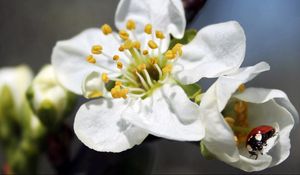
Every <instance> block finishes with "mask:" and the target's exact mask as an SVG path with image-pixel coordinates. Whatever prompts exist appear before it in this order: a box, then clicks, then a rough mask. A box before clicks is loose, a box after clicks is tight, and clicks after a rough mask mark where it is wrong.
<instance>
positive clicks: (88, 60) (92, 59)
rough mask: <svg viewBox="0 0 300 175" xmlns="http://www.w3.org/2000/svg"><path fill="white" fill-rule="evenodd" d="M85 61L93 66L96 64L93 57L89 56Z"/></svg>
mask: <svg viewBox="0 0 300 175" xmlns="http://www.w3.org/2000/svg"><path fill="white" fill-rule="evenodd" d="M86 61H87V62H89V63H91V64H95V63H96V59H95V58H94V57H93V55H89V56H87V57H86Z"/></svg>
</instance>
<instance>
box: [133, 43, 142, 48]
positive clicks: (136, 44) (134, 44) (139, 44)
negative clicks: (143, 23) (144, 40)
mask: <svg viewBox="0 0 300 175" xmlns="http://www.w3.org/2000/svg"><path fill="white" fill-rule="evenodd" d="M133 47H134V48H136V49H140V48H141V43H140V42H139V41H135V42H133Z"/></svg>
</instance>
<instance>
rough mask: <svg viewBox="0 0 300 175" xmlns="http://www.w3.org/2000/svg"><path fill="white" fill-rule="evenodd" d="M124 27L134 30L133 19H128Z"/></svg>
mask: <svg viewBox="0 0 300 175" xmlns="http://www.w3.org/2000/svg"><path fill="white" fill-rule="evenodd" d="M126 28H127V29H128V30H134V29H135V22H134V21H133V20H128V21H127V24H126Z"/></svg>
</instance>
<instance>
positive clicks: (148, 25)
mask: <svg viewBox="0 0 300 175" xmlns="http://www.w3.org/2000/svg"><path fill="white" fill-rule="evenodd" d="M144 32H145V33H147V34H149V35H150V34H151V33H152V25H151V24H147V25H146V26H145V29H144Z"/></svg>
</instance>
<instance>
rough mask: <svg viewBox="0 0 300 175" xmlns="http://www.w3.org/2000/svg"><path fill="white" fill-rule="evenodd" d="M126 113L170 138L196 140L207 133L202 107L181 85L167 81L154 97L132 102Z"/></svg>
mask: <svg viewBox="0 0 300 175" xmlns="http://www.w3.org/2000/svg"><path fill="white" fill-rule="evenodd" d="M122 117H123V118H124V119H126V120H128V121H129V122H131V123H133V124H134V125H136V126H139V127H141V128H144V129H146V130H147V131H148V132H149V133H151V134H153V135H156V136H159V137H164V138H167V139H174V140H183V141H196V140H200V139H202V138H203V136H204V128H203V125H202V122H201V121H200V118H201V113H200V109H199V107H198V106H197V105H196V104H195V103H193V102H191V101H190V100H189V98H188V97H187V96H186V94H185V93H184V91H183V90H182V89H181V88H180V87H179V86H177V85H169V84H165V85H164V86H163V87H161V88H160V89H157V90H155V91H154V92H153V94H152V95H151V96H150V97H148V98H146V99H143V100H142V99H140V100H138V101H136V102H135V103H132V104H131V105H130V106H129V107H128V108H127V109H126V110H125V111H124V113H123V114H122Z"/></svg>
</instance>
